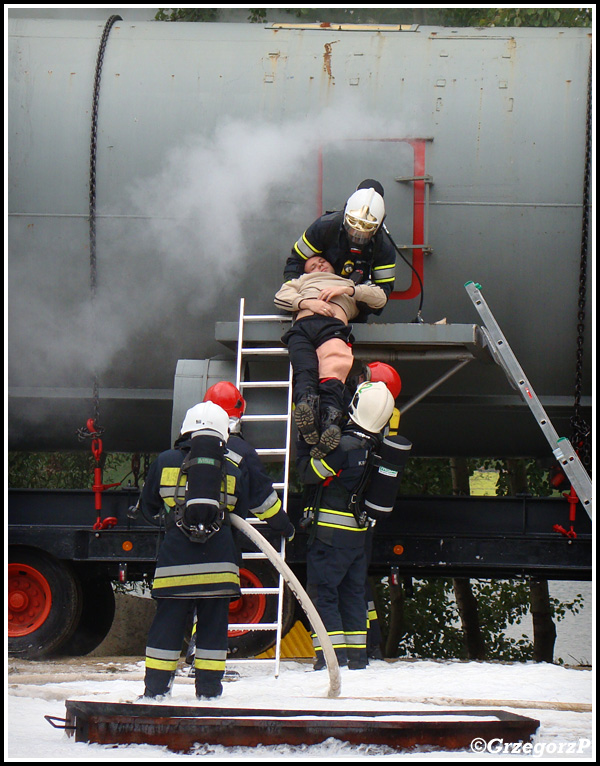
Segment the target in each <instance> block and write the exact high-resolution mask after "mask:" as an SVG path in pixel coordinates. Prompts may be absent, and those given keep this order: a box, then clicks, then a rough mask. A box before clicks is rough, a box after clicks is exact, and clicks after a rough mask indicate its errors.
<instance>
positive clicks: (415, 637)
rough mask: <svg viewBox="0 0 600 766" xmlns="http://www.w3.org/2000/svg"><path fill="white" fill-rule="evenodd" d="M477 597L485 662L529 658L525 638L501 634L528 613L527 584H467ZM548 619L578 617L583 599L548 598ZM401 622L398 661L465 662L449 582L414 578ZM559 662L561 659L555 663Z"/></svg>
mask: <svg viewBox="0 0 600 766" xmlns="http://www.w3.org/2000/svg"><path fill="white" fill-rule="evenodd" d="M471 584H472V588H473V595H474V596H475V598H476V599H477V604H478V611H479V627H480V630H481V632H482V636H483V641H484V644H485V647H486V654H487V659H488V660H501V661H504V662H525V661H528V660H532V659H533V643H532V641H531V640H530V639H529V638H528V637H527V636H526V635H521V637H520V638H514V637H511V636H507V635H506V630H507V628H509V626H514V625H519V624H520V622H521V620H522V619H523V618H525V617H526V616H527V615H528V613H529V584H528V582H527V581H521V580H519V581H512V580H472V581H471ZM377 589H378V591H379V594H378V595H379V599H378V605H379V606H380V608H382V609H383V613H380V614H379V620H380V623H381V630H382V633H383V635H384V637H385V636H386V635H387V632H388V626H389V619H390V594H389V585H388V583H387V581H386V580H383V581H382V582H380V583H379V584H378V585H377ZM550 605H551V609H552V618H553V619H554V620H555V621H556V622H560V621H561V620H563V619H564V618H565V617H566V615H567V613H571V614H578V613H579V611H580V610H581V609H582V607H583V596H582V595H581V594H578V595H577V596H575V597H574V599H573V600H572V601H568V602H560V601H559V600H558V599H556V598H551V599H550ZM403 614H404V624H405V626H406V633H405V634H404V635H403V636H402V638H401V639H400V641H399V644H398V656H399V657H412V658H420V659H467V653H466V648H465V643H464V639H463V633H462V629H461V625H460V617H459V613H458V608H457V605H456V602H455V600H454V587H453V582H452V580H451V579H443V578H434V579H427V580H415V581H414V582H413V584H412V593H411V596H410V597H405V599H404V606H403ZM559 661H561V660H559Z"/></svg>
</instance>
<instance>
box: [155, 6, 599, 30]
mask: <svg viewBox="0 0 600 766" xmlns="http://www.w3.org/2000/svg"><path fill="white" fill-rule="evenodd" d="M247 10H248V13H249V15H248V21H250V22H253V23H262V24H265V23H267V20H268V19H267V9H266V8H248V9H247ZM226 12H227V11H226V9H221V8H161V9H160V10H159V11H158V13H157V14H156V16H155V18H156V20H157V21H219V20H221V19H222V18H223V16H224V15H225V13H226ZM282 14H286V15H287V16H292V17H295V18H297V19H298V20H299V21H300V22H304V23H306V24H310V23H317V22H321V23H325V22H329V23H331V24H407V25H412V24H420V25H423V26H445V27H591V26H592V8H591V7H588V8H427V7H423V8H408V7H404V6H399V7H391V8H390V7H385V8H377V7H370V6H366V7H364V8H342V7H334V8H321V7H316V8H269V9H268V15H269V17H270V19H269V20H270V21H281V16H282Z"/></svg>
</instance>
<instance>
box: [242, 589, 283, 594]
mask: <svg viewBox="0 0 600 766" xmlns="http://www.w3.org/2000/svg"><path fill="white" fill-rule="evenodd" d="M241 591H242V593H256V594H264V595H265V596H277V595H279V588H241Z"/></svg>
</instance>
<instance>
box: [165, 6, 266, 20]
mask: <svg viewBox="0 0 600 766" xmlns="http://www.w3.org/2000/svg"><path fill="white" fill-rule="evenodd" d="M248 11H249V14H248V21H249V22H251V23H252V24H260V23H263V24H264V23H265V22H266V21H267V11H266V8H248ZM221 18H222V13H221V8H160V9H159V11H158V13H157V14H156V16H155V17H154V19H155V21H220V20H221Z"/></svg>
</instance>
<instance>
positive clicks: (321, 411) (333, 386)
mask: <svg viewBox="0 0 600 766" xmlns="http://www.w3.org/2000/svg"><path fill="white" fill-rule="evenodd" d="M274 301H275V305H276V306H277V307H278V308H280V309H284V310H285V311H290V312H293V314H294V321H293V323H292V326H291V327H290V329H289V330H288V331H287V332H286V333H285V334H284V335H283V337H282V339H281V340H282V342H283V343H284V344H285V345H286V346H287V347H288V351H289V354H290V361H291V363H292V368H293V401H294V405H295V410H294V417H295V421H296V425H297V427H298V430H299V432H300V433H301V435H302V437H303V438H304V440H305V441H306V442H307V443H308V444H310V445H313V446H312V449H311V455H312V456H313V457H317V458H318V457H324V456H325V455H326V454H327V453H328V452H331V450H332V449H334V448H335V447H336V446H337V445H338V444H339V441H340V437H341V430H340V423H341V421H342V417H343V415H344V412H345V406H344V405H345V402H344V399H345V387H344V384H345V382H346V378H347V376H348V373H349V372H350V370H351V368H352V365H353V363H354V357H353V355H352V349H351V341H352V334H351V333H352V326H351V325H350V324H349V322H350V321H351V320H353V319H354V317H356V316H357V315H358V307H357V302H358V301H360V302H361V303H364V304H365V305H367V306H369V307H383V306H385V304H386V302H387V296H386V294H385V292H384V291H383V289H382V288H381V287H379V286H377V285H375V284H372V283H369V284H355V283H354V282H353V281H352V280H351V279H347V278H345V277H341V276H339V275H338V274H335V273H334V268H333V265H332V264H331V263H329V261H327V260H326V259H325V258H323V256H320V255H314V256H311V257H310V258H308V259H307V260H306V263H305V266H304V274H303V275H302V276H301V277H300V278H299V279H292V280H290V281H289V282H286V283H284V284H283V285H282V286H281V288H280V289H279V290H278V292H277V293H276V295H275V298H274Z"/></svg>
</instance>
